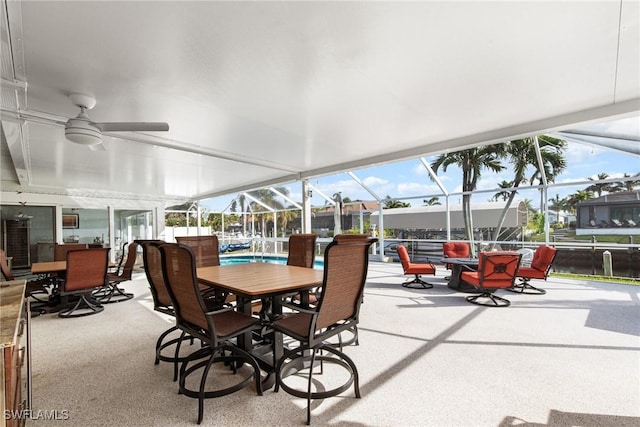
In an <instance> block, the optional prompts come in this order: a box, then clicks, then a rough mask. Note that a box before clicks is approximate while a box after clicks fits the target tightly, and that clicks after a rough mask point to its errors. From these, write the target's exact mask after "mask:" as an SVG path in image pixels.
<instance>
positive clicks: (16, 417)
mask: <svg viewBox="0 0 640 427" xmlns="http://www.w3.org/2000/svg"><path fill="white" fill-rule="evenodd" d="M25 286H26V281H25V280H12V281H8V282H0V321H1V322H0V350H1V351H2V357H0V377H1V378H2V382H1V385H2V392H3V393H2V395H1V400H2V401H1V402H0V403H1V404H2V411H3V416H2V417H0V426H2V427H4V426H7V427H17V426H23V425H24V423H25V420H26V419H27V418H28V416H29V412H28V409H29V407H30V390H31V372H30V369H31V366H30V365H31V363H30V352H29V347H30V343H29V341H30V333H31V331H30V313H29V302H28V300H27V299H25V297H24V291H25Z"/></svg>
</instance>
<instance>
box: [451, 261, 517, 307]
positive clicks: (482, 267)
mask: <svg viewBox="0 0 640 427" xmlns="http://www.w3.org/2000/svg"><path fill="white" fill-rule="evenodd" d="M521 257H522V255H521V254H519V253H517V252H510V251H502V252H500V251H497V252H480V256H479V258H478V261H479V263H478V271H463V272H462V274H461V275H460V279H461V280H463V281H465V282H466V283H469V284H470V285H472V286H473V287H475V288H476V289H477V290H478V291H480V293H479V294H477V295H471V296H468V297H467V301H469V302H470V303H473V304H478V305H485V306H488V307H508V306H509V305H511V302H510V301H509V300H508V299H506V298H502V297H499V296H497V295H494V294H493V293H494V292H495V291H496V290H498V289H508V288H511V287H513V284H514V282H515V278H516V274H517V272H518V267H519V265H520V258H521Z"/></svg>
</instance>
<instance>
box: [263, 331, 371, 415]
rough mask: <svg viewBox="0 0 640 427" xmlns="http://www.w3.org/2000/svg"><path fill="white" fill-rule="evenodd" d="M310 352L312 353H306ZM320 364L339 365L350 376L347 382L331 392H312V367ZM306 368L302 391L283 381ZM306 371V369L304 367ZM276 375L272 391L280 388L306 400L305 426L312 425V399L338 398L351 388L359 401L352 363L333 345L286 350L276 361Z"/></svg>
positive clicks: (356, 374)
mask: <svg viewBox="0 0 640 427" xmlns="http://www.w3.org/2000/svg"><path fill="white" fill-rule="evenodd" d="M308 351H311V354H309V353H308ZM324 351H326V352H328V353H331V354H332V355H333V356H331V355H325V354H323V352H324ZM317 362H319V363H320V364H322V363H333V364H336V365H339V366H342V367H343V368H344V369H346V370H347V372H349V373H350V377H349V379H348V380H347V381H346V382H345V383H344V384H342V385H340V386H337V387H335V388H333V389H330V390H323V391H312V390H311V386H312V384H313V374H314V372H313V367H314V365H315V364H316V363H317ZM307 363H308V364H309V365H308V370H309V377H308V381H307V387H306V389H305V390H303V389H295V388H293V387H290V386H289V385H287V384H286V383H285V382H284V378H286V377H287V376H288V375H289V374H291V373H292V372H295V371H298V370H299V369H300V366H306V364H307ZM305 369H307V368H305ZM275 373H276V384H275V388H274V391H275V392H277V391H278V390H279V389H280V387H282V389H283V390H284V391H285V392H287V393H289V394H290V395H292V396H296V397H300V398H304V399H306V401H307V425H310V423H311V400H313V399H325V398H327V397H332V396H337V395H339V394H340V393H342V392H344V391H346V390H348V389H349V388H350V387H351V385H353V386H354V392H355V395H356V398H360V384H359V376H358V369H357V368H356V365H355V363H354V362H353V360H351V359H350V358H349V357H348V356H347V355H346V354H345V353H343V352H341V351H340V350H338V349H336V348H335V347H334V346H333V345H331V344H328V343H322V344H321V345H319V346H317V347H314V348H308V347H299V348H296V349H293V350H286V351H285V354H284V355H283V357H282V358H281V359H280V360H279V361H278V363H277V364H276V367H275Z"/></svg>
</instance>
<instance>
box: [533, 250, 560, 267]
mask: <svg viewBox="0 0 640 427" xmlns="http://www.w3.org/2000/svg"><path fill="white" fill-rule="evenodd" d="M555 256H556V248H552V247H551V246H540V247H538V249H536V252H535V253H534V254H533V259H532V260H531V268H535V269H536V270H540V271H546V270H547V269H548V268H549V266H550V265H551V263H552V262H553V259H554V258H555Z"/></svg>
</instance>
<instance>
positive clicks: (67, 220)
mask: <svg viewBox="0 0 640 427" xmlns="http://www.w3.org/2000/svg"><path fill="white" fill-rule="evenodd" d="M78 227H80V215H77V214H69V215H62V228H78Z"/></svg>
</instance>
